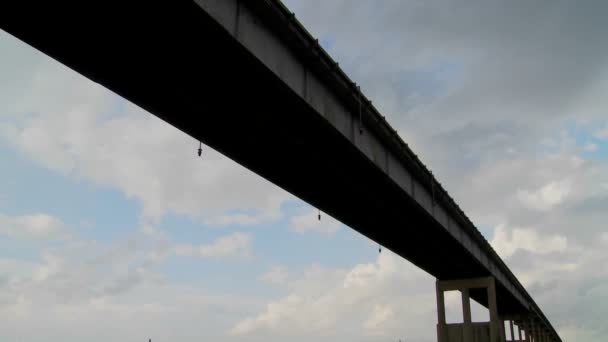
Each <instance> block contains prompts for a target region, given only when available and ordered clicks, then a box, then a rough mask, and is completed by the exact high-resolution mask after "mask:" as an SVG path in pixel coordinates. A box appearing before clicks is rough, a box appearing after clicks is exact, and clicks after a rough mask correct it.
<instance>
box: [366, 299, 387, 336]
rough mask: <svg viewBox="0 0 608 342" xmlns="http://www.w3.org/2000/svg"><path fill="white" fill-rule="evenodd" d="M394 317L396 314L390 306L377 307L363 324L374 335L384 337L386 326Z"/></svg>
mask: <svg viewBox="0 0 608 342" xmlns="http://www.w3.org/2000/svg"><path fill="white" fill-rule="evenodd" d="M394 315H395V313H394V311H393V309H392V308H391V307H390V306H388V305H376V306H374V308H373V310H372V313H371V314H370V315H369V317H368V318H367V320H366V321H365V323H363V327H364V328H365V329H366V330H368V331H370V332H372V333H376V334H382V335H384V334H385V332H384V329H383V328H384V324H385V323H386V322H387V321H389V320H391V319H393V317H394Z"/></svg>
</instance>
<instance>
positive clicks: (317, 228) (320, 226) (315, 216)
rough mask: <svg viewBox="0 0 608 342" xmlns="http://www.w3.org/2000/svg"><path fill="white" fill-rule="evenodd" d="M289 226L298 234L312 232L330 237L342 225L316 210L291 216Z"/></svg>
mask: <svg viewBox="0 0 608 342" xmlns="http://www.w3.org/2000/svg"><path fill="white" fill-rule="evenodd" d="M319 215H321V219H319ZM290 225H291V228H292V229H293V230H294V231H296V232H298V233H306V232H310V231H314V232H319V233H322V234H327V235H331V234H334V233H335V232H336V231H338V229H340V227H341V225H342V224H341V223H340V222H339V221H336V220H335V219H334V218H333V217H331V216H329V215H327V214H324V213H319V212H318V211H317V210H309V211H306V212H302V213H301V214H297V215H294V216H292V217H291V219H290Z"/></svg>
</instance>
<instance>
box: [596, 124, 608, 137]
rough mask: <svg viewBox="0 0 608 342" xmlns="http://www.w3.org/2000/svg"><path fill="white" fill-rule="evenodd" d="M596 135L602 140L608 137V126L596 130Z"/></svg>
mask: <svg viewBox="0 0 608 342" xmlns="http://www.w3.org/2000/svg"><path fill="white" fill-rule="evenodd" d="M594 136H595V137H596V138H598V139H602V140H605V139H608V126H606V127H605V128H603V129H600V130H599V131H597V132H595V134H594Z"/></svg>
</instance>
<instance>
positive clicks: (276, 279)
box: [259, 266, 289, 285]
mask: <svg viewBox="0 0 608 342" xmlns="http://www.w3.org/2000/svg"><path fill="white" fill-rule="evenodd" d="M259 279H260V280H261V281H263V282H267V283H270V284H277V285H282V284H285V283H286V282H287V280H288V279H289V272H288V271H287V269H286V268H285V267H282V266H275V267H273V268H272V269H270V270H269V271H268V272H267V273H264V274H262V275H261V276H260V277H259Z"/></svg>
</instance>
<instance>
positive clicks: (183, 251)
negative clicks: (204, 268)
mask: <svg viewBox="0 0 608 342" xmlns="http://www.w3.org/2000/svg"><path fill="white" fill-rule="evenodd" d="M175 254H176V255H178V256H198V257H203V258H231V257H248V256H249V255H250V254H251V235H249V234H245V233H240V232H239V233H233V234H230V235H226V236H222V237H219V238H217V239H216V240H215V241H214V242H212V243H210V244H208V245H200V246H193V245H178V246H176V247H175Z"/></svg>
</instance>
